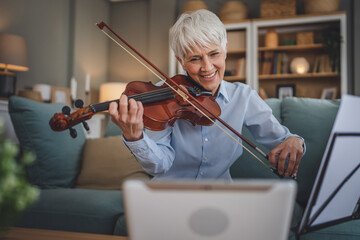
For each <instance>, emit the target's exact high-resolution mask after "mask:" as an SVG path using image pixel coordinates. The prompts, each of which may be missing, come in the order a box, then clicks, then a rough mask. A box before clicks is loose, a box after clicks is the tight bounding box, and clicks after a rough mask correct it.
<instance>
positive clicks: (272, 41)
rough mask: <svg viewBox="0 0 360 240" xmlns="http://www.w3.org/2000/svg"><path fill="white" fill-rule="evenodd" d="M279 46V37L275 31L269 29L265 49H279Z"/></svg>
mask: <svg viewBox="0 0 360 240" xmlns="http://www.w3.org/2000/svg"><path fill="white" fill-rule="evenodd" d="M277 46H279V36H278V34H277V33H276V32H275V29H269V30H268V32H267V34H266V36H265V47H277Z"/></svg>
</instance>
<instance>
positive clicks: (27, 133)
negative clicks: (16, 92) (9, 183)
mask: <svg viewBox="0 0 360 240" xmlns="http://www.w3.org/2000/svg"><path fill="white" fill-rule="evenodd" d="M62 107H63V104H48V103H40V102H36V101H33V100H29V99H26V98H22V97H17V96H12V97H10V99H9V113H10V116H11V120H12V123H13V125H14V129H15V133H16V135H17V137H18V139H19V142H20V145H21V147H22V148H24V149H27V150H30V151H32V152H33V153H35V155H36V160H35V162H34V164H32V165H31V166H30V167H28V169H27V174H28V178H29V181H30V182H31V183H32V184H34V185H37V186H39V187H41V188H56V187H72V186H73V185H74V183H75V180H76V176H77V174H78V172H79V163H80V159H81V153H82V148H83V146H84V143H85V135H84V132H83V130H82V127H81V126H80V125H78V126H75V127H74V128H75V129H76V130H77V135H78V136H77V138H72V137H71V136H70V134H69V131H63V132H54V131H53V130H52V129H51V128H50V125H49V120H50V119H51V117H52V116H53V115H54V114H55V113H57V112H61V108H62Z"/></svg>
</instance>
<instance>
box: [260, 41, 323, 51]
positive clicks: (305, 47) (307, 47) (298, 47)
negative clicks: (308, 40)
mask: <svg viewBox="0 0 360 240" xmlns="http://www.w3.org/2000/svg"><path fill="white" fill-rule="evenodd" d="M323 48H324V45H323V44H321V43H316V44H309V45H289V46H278V47H272V48H270V47H259V48H258V50H259V52H265V51H303V50H312V49H313V50H314V49H323Z"/></svg>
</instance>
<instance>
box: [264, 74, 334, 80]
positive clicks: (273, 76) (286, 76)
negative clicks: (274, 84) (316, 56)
mask: <svg viewBox="0 0 360 240" xmlns="http://www.w3.org/2000/svg"><path fill="white" fill-rule="evenodd" d="M329 77H340V75H339V73H337V72H335V73H334V72H329V73H306V74H291V73H289V74H262V75H259V80H273V79H289V78H329Z"/></svg>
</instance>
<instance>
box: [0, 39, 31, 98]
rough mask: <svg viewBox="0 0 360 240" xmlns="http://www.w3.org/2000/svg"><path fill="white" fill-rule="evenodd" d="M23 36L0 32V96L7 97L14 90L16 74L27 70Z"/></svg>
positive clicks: (12, 93)
mask: <svg viewBox="0 0 360 240" xmlns="http://www.w3.org/2000/svg"><path fill="white" fill-rule="evenodd" d="M28 70H29V68H28V62H27V48H26V41H25V38H23V37H20V36H17V35H13V34H5V33H0V97H4V98H8V97H10V96H11V95H14V94H15V91H16V74H15V73H14V72H12V71H28Z"/></svg>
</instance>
